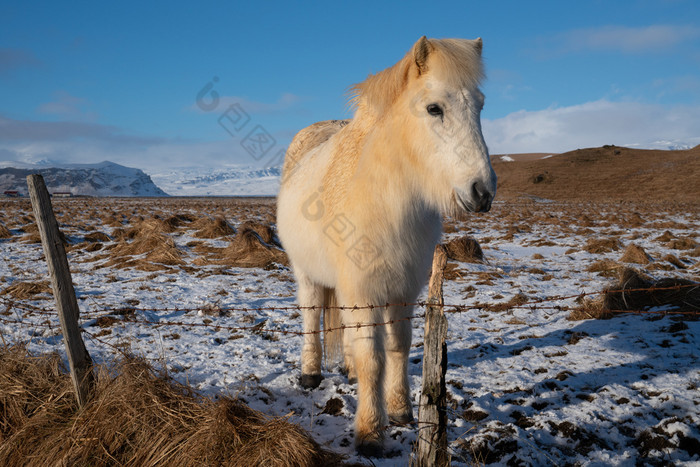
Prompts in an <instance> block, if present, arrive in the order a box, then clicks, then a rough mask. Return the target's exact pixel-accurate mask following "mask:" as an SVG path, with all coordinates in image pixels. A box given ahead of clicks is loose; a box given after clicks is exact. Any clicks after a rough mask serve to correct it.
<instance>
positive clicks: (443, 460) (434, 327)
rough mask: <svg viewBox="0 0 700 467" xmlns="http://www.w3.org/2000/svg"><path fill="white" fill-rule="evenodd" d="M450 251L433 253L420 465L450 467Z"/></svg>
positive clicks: (420, 416)
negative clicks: (445, 285)
mask: <svg viewBox="0 0 700 467" xmlns="http://www.w3.org/2000/svg"><path fill="white" fill-rule="evenodd" d="M446 264H447V252H446V251H445V247H444V246H442V245H438V246H437V247H435V253H434V254H433V271H432V274H431V276H430V285H429V292H428V306H427V309H426V312H425V338H424V340H423V389H422V391H421V395H420V405H419V408H418V452H417V459H416V460H417V465H418V466H420V467H428V466H431V467H432V466H447V465H449V464H450V456H449V454H448V452H447V389H446V387H445V372H446V371H447V344H446V342H445V341H446V339H447V318H446V317H445V313H444V311H443V305H444V300H443V297H442V279H443V272H444V270H445V265H446Z"/></svg>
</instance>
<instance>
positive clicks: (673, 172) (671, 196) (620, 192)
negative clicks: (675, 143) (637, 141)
mask: <svg viewBox="0 0 700 467" xmlns="http://www.w3.org/2000/svg"><path fill="white" fill-rule="evenodd" d="M513 159H514V161H512V162H506V161H502V160H501V157H500V156H493V168H494V170H495V171H496V174H498V194H497V198H496V199H513V198H519V197H522V196H536V197H540V198H547V199H553V200H591V201H643V202H658V201H663V202H666V201H681V202H700V146H696V147H694V148H693V149H688V150H683V151H662V150H647V149H630V148H624V147H618V146H603V147H601V148H589V149H577V150H576V151H571V152H567V153H563V154H559V155H556V156H552V157H548V158H545V159H534V160H533V159H532V158H525V159H518V158H517V157H513Z"/></svg>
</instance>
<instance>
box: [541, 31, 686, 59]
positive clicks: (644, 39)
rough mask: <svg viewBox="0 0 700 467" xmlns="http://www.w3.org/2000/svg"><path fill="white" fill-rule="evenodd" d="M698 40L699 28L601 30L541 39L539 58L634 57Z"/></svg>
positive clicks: (572, 32)
mask: <svg viewBox="0 0 700 467" xmlns="http://www.w3.org/2000/svg"><path fill="white" fill-rule="evenodd" d="M698 37H700V27H697V26H678V25H663V24H658V25H651V26H646V27H637V28H633V27H627V26H601V27H597V28H587V29H575V30H571V31H567V32H564V33H561V34H557V35H554V36H553V37H550V38H547V39H542V40H541V41H540V42H541V50H540V54H541V56H542V57H543V58H547V56H550V57H551V56H560V55H564V54H567V53H571V52H583V51H604V52H621V53H625V54H637V53H647V52H659V51H662V50H667V49H670V48H672V47H675V46H677V45H679V44H681V43H683V42H687V41H691V40H694V39H696V38H698Z"/></svg>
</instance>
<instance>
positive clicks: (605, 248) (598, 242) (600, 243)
mask: <svg viewBox="0 0 700 467" xmlns="http://www.w3.org/2000/svg"><path fill="white" fill-rule="evenodd" d="M620 246H621V245H620V242H619V241H618V240H617V239H615V238H598V239H595V238H594V239H590V240H588V241H587V242H586V244H585V245H584V247H583V249H584V250H586V251H587V252H589V253H609V252H611V251H617V250H619V249H620Z"/></svg>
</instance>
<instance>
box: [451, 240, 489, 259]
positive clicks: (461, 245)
mask: <svg viewBox="0 0 700 467" xmlns="http://www.w3.org/2000/svg"><path fill="white" fill-rule="evenodd" d="M445 248H446V249H447V257H448V258H450V259H453V260H455V261H463V262H465V263H483V262H484V252H483V251H482V250H481V246H480V245H479V242H477V241H476V240H475V239H473V238H471V237H467V236H464V237H458V238H455V239H453V240H450V241H449V242H447V244H445Z"/></svg>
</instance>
